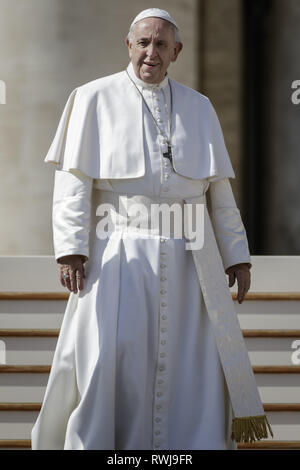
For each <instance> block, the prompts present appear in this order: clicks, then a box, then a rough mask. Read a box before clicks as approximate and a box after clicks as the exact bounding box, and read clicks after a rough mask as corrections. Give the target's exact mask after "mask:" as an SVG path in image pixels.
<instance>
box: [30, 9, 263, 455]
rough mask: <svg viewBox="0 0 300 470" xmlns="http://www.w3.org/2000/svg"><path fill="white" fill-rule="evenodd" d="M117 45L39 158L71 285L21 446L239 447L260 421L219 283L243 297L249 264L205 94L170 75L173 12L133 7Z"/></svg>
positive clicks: (57, 246)
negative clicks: (116, 55) (122, 53)
mask: <svg viewBox="0 0 300 470" xmlns="http://www.w3.org/2000/svg"><path fill="white" fill-rule="evenodd" d="M126 43H127V46H128V50H129V56H130V59H131V61H130V63H129V66H128V67H127V69H126V70H124V71H121V72H119V73H116V74H114V75H111V76H107V77H104V78H100V79H96V80H94V81H92V82H89V83H86V84H84V85H81V86H78V87H77V88H76V89H75V90H73V91H72V93H71V94H70V96H69V99H68V101H67V104H66V106H65V109H64V111H63V114H62V117H61V120H60V122H59V126H58V129H57V132H56V135H55V138H54V140H53V143H52V145H51V147H50V149H49V152H48V154H47V157H46V159H45V161H47V162H52V163H54V164H56V165H57V167H56V168H57V169H56V172H55V184H54V194H53V235H54V250H55V259H56V260H57V262H58V263H59V271H60V279H61V282H62V284H63V285H64V286H65V287H67V288H68V289H69V290H70V297H69V300H68V303H67V307H66V311H65V314H64V318H63V322H62V326H61V330H60V335H59V338H58V342H57V346H56V350H55V354H54V359H53V363H52V368H51V373H50V376H49V380H48V385H47V388H46V392H45V396H44V400H43V405H42V408H41V411H40V414H39V416H38V419H37V421H36V423H35V425H34V427H33V430H32V448H33V449H75V450H79V449H84V450H86V449H116V450H125V449H129V450H138V449H157V450H161V449H216V450H217V449H236V448H237V442H251V441H255V440H259V439H261V438H264V437H267V435H268V434H267V432H268V430H269V432H270V433H271V435H272V430H271V428H270V426H269V423H268V421H267V418H266V416H265V414H264V410H263V407H262V404H261V401H260V397H259V394H258V390H257V387H256V383H255V378H254V375H253V372H252V368H251V364H250V361H249V357H248V352H247V350H246V347H245V343H244V340H243V337H242V333H241V330H240V326H239V322H238V319H237V315H236V312H235V307H234V303H233V301H232V296H231V293H230V290H229V287H231V286H232V285H233V284H234V282H235V280H237V283H238V301H239V302H242V301H243V299H244V296H245V294H246V293H247V291H248V289H249V286H250V271H249V268H250V267H251V258H250V254H249V249H248V243H247V237H246V233H245V229H244V226H243V223H242V220H241V217H240V213H239V210H238V208H237V207H236V203H235V200H234V197H233V193H232V190H231V186H230V182H229V178H234V172H233V169H232V166H231V163H230V159H229V156H228V153H227V150H226V147H225V144H224V139H223V135H222V130H221V127H220V124H219V120H218V118H217V115H216V112H215V110H214V108H213V106H212V104H211V102H210V101H209V99H208V98H207V97H205V96H203V95H202V94H200V93H198V92H196V91H195V90H192V89H190V88H188V87H186V86H184V85H181V84H179V83H177V82H175V81H174V80H172V79H171V78H169V76H168V74H167V70H168V67H169V65H170V63H171V62H175V61H176V59H177V57H178V54H179V53H180V51H181V49H182V43H181V41H180V38H179V32H178V26H177V24H176V22H175V20H174V19H173V18H172V17H171V16H170V15H169V13H168V12H166V11H164V10H160V9H156V8H154V9H153V8H152V9H148V10H144V11H143V12H141V13H140V14H139V15H138V16H137V17H136V18H135V19H134V21H133V23H132V25H131V27H130V32H129V35H128V37H127V38H126ZM163 204H164V212H162V215H163V219H164V218H166V214H167V212H168V211H166V208H167V209H168V210H169V212H168V214H169V215H170V220H171V221H173V222H172V223H170V224H169V225H170V227H169V228H170V230H166V229H165V228H164V222H165V220H163V221H162V220H161V217H158V215H159V210H160V209H157V208H162V205H163ZM174 204H175V205H176V211H175V209H174V207H175V206H174ZM187 208H189V209H191V210H190V211H189V210H186V209H187ZM173 209H174V217H173V218H172V217H171V215H172V214H171V211H172V210H173ZM198 209H199V210H198ZM155 211H156V212H155ZM193 214H194V215H193ZM195 214H196V230H194V231H193V227H194V226H195V224H194V220H193V217H194V216H195ZM172 224H173V226H172ZM180 228H182V231H181V232H180V230H178V229H180ZM178 232H180V235H179V236H178ZM202 235H203V236H204V241H203V237H202ZM193 237H194V239H196V242H195V243H193V242H192V241H191V240H193ZM201 240H202V241H201ZM188 241H189V243H188ZM202 242H203V243H202ZM225 273H227V274H228V276H229V278H227V277H226V274H225ZM228 281H229V282H228Z"/></svg>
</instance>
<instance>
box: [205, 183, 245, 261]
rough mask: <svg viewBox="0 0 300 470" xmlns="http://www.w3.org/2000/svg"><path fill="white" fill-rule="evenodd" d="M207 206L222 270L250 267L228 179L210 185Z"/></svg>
mask: <svg viewBox="0 0 300 470" xmlns="http://www.w3.org/2000/svg"><path fill="white" fill-rule="evenodd" d="M207 205H208V211H209V214H210V218H211V222H212V226H213V229H214V232H215V237H216V241H217V244H218V247H219V251H220V254H221V258H222V261H223V266H224V269H225V270H226V269H227V268H228V267H230V266H233V265H234V264H239V263H250V265H251V257H250V253H249V246H248V240H247V235H246V230H245V227H244V224H243V221H242V218H241V215H240V211H239V209H238V208H237V206H236V202H235V199H234V195H233V192H232V188H231V185H230V182H229V179H228V178H223V179H220V180H217V181H215V182H211V183H210V186H209V189H208V201H207Z"/></svg>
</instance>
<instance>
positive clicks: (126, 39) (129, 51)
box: [125, 37, 132, 58]
mask: <svg viewBox="0 0 300 470" xmlns="http://www.w3.org/2000/svg"><path fill="white" fill-rule="evenodd" d="M125 44H126V46H127V47H128V53H129V57H130V58H131V48H132V44H131V42H130V41H129V39H128V37H126V38H125Z"/></svg>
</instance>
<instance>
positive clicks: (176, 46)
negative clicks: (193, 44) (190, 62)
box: [171, 42, 183, 62]
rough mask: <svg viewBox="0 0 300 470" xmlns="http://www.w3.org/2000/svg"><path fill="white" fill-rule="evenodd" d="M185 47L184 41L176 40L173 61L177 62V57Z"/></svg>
mask: <svg viewBox="0 0 300 470" xmlns="http://www.w3.org/2000/svg"><path fill="white" fill-rule="evenodd" d="M182 48H183V44H182V42H176V45H175V47H174V53H173V57H172V59H171V62H176V60H177V57H178V54H179V52H180V51H181V50H182Z"/></svg>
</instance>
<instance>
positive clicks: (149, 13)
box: [130, 8, 179, 29]
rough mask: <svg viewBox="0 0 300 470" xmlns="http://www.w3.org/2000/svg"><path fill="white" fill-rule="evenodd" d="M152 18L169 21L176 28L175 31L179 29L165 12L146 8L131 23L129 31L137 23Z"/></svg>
mask: <svg viewBox="0 0 300 470" xmlns="http://www.w3.org/2000/svg"><path fill="white" fill-rule="evenodd" d="M153 17H155V18H161V19H163V20H166V21H169V22H170V23H172V24H173V25H174V26H176V28H177V29H179V28H178V26H177V23H176V21H175V20H174V18H172V16H171V15H170V14H169V13H168V12H167V11H166V10H161V9H160V8H147V10H143V11H141V13H139V14H138V15H137V16H136V17H135V18H134V20H133V22H132V23H131V25H130V29H131V28H132V26H133V25H134V24H135V23H137V22H138V21H140V20H144V19H145V18H153Z"/></svg>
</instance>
